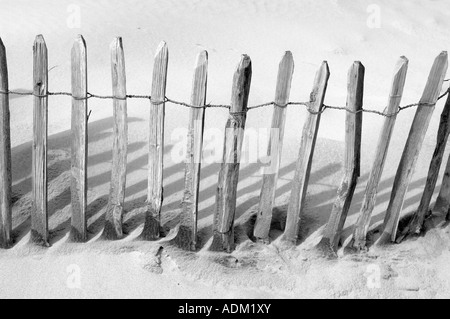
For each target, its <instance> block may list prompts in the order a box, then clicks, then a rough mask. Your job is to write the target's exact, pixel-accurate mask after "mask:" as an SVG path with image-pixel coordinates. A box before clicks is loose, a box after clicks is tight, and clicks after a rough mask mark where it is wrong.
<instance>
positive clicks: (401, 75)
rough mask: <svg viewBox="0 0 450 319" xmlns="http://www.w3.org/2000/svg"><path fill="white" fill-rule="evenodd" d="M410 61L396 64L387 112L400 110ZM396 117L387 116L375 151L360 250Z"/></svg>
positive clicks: (357, 243) (358, 233) (356, 237)
mask: <svg viewBox="0 0 450 319" xmlns="http://www.w3.org/2000/svg"><path fill="white" fill-rule="evenodd" d="M408 63H409V62H408V59H406V58H405V57H401V58H400V59H399V61H398V62H397V65H396V66H395V71H394V78H393V81H392V88H391V92H390V95H389V102H388V107H387V108H386V110H385V114H396V113H397V112H398V109H399V106H400V102H401V99H402V95H403V88H404V87H405V81H406V74H407V71H408ZM396 119H397V116H396V115H395V116H390V117H386V118H385V120H384V124H383V127H382V129H381V134H380V138H379V140H378V146H377V150H376V153H375V160H374V163H373V166H372V171H371V172H370V176H369V180H368V182H367V186H366V190H365V193H364V199H363V205H362V207H361V211H360V215H359V217H358V220H357V222H356V225H355V229H354V232H353V240H352V244H351V246H352V247H353V248H355V249H357V250H358V251H359V250H362V249H365V247H366V236H367V231H368V230H369V226H370V218H371V216H372V212H373V209H374V207H375V203H376V199H377V192H378V185H379V183H380V180H381V175H382V174H383V168H384V164H385V162H386V157H387V154H388V150H389V144H390V141H391V137H392V133H393V131H394V125H395V121H396Z"/></svg>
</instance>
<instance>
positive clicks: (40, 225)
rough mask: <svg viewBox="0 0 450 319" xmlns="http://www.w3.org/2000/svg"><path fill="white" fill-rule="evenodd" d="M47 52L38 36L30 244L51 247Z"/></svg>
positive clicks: (34, 64) (34, 91) (35, 53)
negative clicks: (48, 208)
mask: <svg viewBox="0 0 450 319" xmlns="http://www.w3.org/2000/svg"><path fill="white" fill-rule="evenodd" d="M47 91H48V53H47V46H46V44H45V40H44V37H43V36H42V35H38V36H37V37H36V40H35V42H34V46H33V93H34V95H35V97H34V109H33V113H34V114H33V118H34V120H33V132H34V136H33V151H32V157H33V169H32V171H33V174H32V176H33V196H32V201H33V207H32V211H31V241H32V242H33V243H36V244H39V245H43V246H49V242H48V239H49V236H48V235H49V233H48V212H47V130H48V128H47V125H48V123H47V122H48V96H47Z"/></svg>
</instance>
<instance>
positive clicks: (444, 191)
mask: <svg viewBox="0 0 450 319" xmlns="http://www.w3.org/2000/svg"><path fill="white" fill-rule="evenodd" d="M433 213H435V214H438V215H441V216H442V217H443V218H446V219H448V217H450V215H449V214H450V156H449V158H448V159H447V166H446V167H445V172H444V177H442V184H441V189H440V190H439V195H438V197H437V199H436V204H435V205H434V207H433Z"/></svg>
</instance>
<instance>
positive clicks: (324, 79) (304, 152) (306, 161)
mask: <svg viewBox="0 0 450 319" xmlns="http://www.w3.org/2000/svg"><path fill="white" fill-rule="evenodd" d="M329 77H330V70H329V68H328V63H327V62H323V63H322V65H321V67H320V69H319V70H318V71H317V74H316V78H315V80H314V86H313V89H312V92H311V96H310V105H309V110H310V111H311V112H313V113H311V112H310V113H308V117H307V119H306V122H305V124H304V127H303V132H302V139H301V144H300V152H299V157H298V160H297V167H296V170H295V176H294V180H293V184H292V191H291V199H290V201H289V206H288V212H287V219H286V229H285V230H284V234H283V237H282V240H284V241H287V242H290V243H294V244H295V243H296V242H297V239H298V232H299V228H300V219H301V215H302V210H303V208H304V206H305V199H306V192H307V189H308V182H309V176H310V173H311V167H312V160H313V157H314V148H315V145H316V140H317V133H318V132H319V124H320V117H321V112H322V110H323V101H324V99H325V93H326V90H327V85H328V79H329Z"/></svg>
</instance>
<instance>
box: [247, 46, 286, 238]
mask: <svg viewBox="0 0 450 319" xmlns="http://www.w3.org/2000/svg"><path fill="white" fill-rule="evenodd" d="M293 74H294V58H293V57H292V53H291V52H290V51H288V52H286V53H285V54H284V56H283V58H282V60H281V62H280V65H279V68H278V77H277V86H276V91H275V100H274V101H275V103H276V104H277V105H275V106H274V110H273V116H272V126H271V132H270V140H269V145H268V148H267V156H268V158H270V166H266V167H265V168H264V175H263V185H262V188H261V195H260V197H259V207H258V213H257V218H256V223H255V228H254V232H253V235H254V236H255V237H256V238H257V239H258V240H261V241H263V242H266V243H268V241H269V240H268V239H269V231H270V224H271V222H272V211H273V206H274V202H275V192H276V188H277V180H278V172H279V169H280V163H281V156H282V153H283V138H284V126H285V122H286V111H287V107H286V106H284V107H283V106H280V105H286V104H287V103H288V102H289V95H290V92H291V83H292V76H293Z"/></svg>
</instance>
